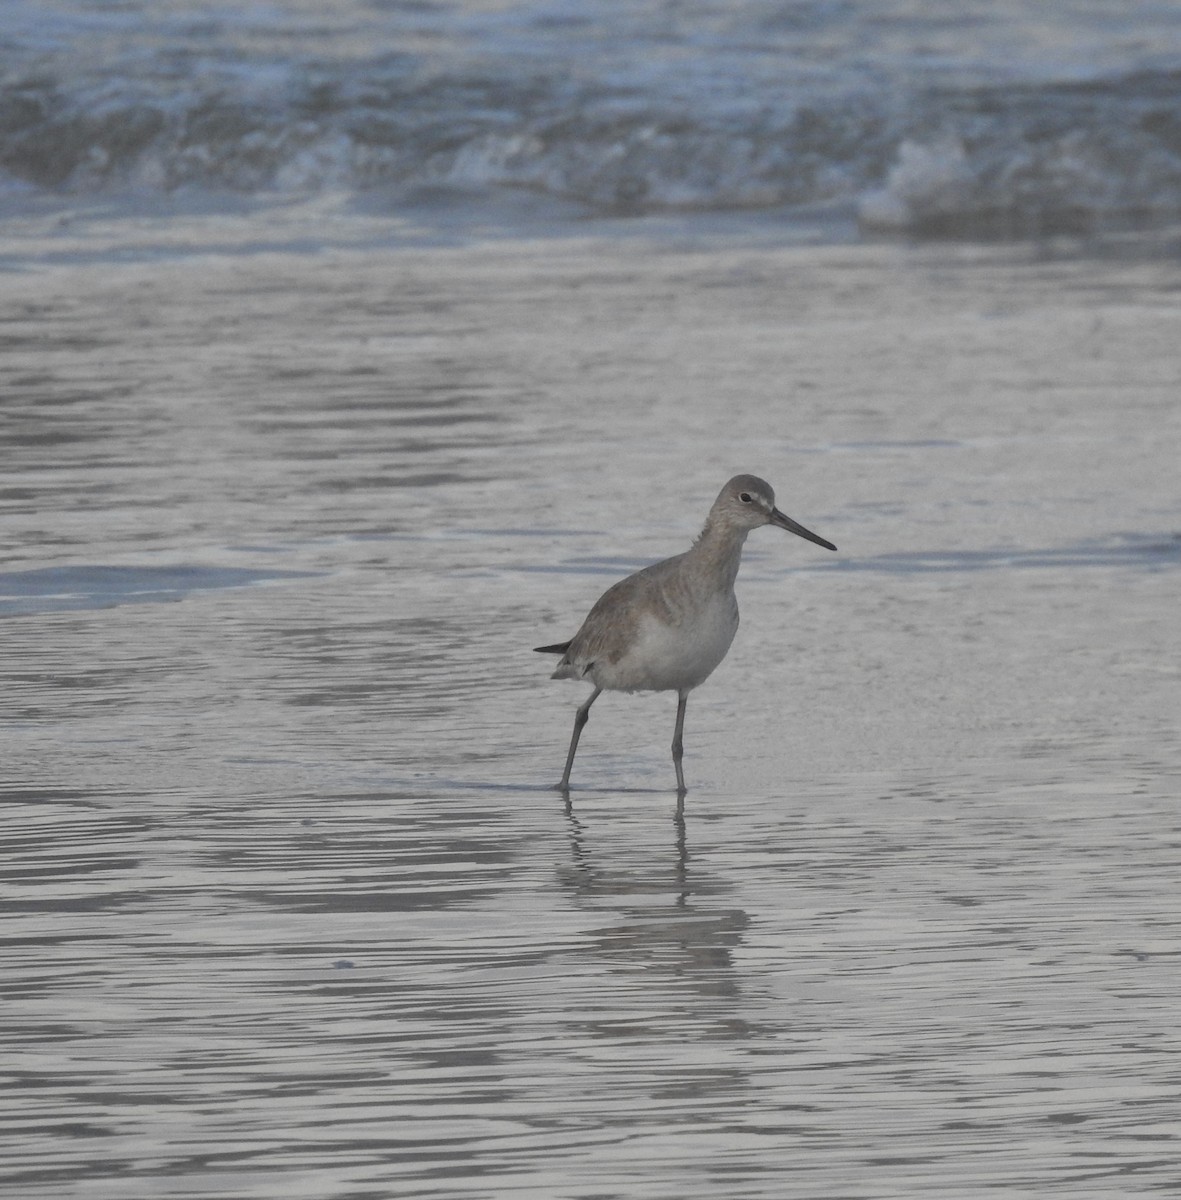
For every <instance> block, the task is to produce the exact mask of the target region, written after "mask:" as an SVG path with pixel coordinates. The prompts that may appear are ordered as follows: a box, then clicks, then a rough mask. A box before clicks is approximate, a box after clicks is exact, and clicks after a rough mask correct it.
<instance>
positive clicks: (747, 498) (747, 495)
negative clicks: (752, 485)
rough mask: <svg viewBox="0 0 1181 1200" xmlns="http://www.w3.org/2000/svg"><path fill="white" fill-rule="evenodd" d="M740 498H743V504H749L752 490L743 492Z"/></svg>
mask: <svg viewBox="0 0 1181 1200" xmlns="http://www.w3.org/2000/svg"><path fill="white" fill-rule="evenodd" d="M738 499H739V500H741V501H742V503H743V504H749V503H750V501H751V495H750V492H743V493H742V494H741V495H740V496H739V497H738Z"/></svg>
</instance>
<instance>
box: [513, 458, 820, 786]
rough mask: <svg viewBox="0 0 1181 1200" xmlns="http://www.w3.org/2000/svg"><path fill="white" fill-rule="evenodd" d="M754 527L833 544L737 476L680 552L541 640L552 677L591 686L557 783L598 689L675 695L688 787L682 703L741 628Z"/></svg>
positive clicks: (677, 758)
mask: <svg viewBox="0 0 1181 1200" xmlns="http://www.w3.org/2000/svg"><path fill="white" fill-rule="evenodd" d="M760 525H777V526H778V527H779V528H780V529H786V530H788V531H789V532H790V533H794V534H797V535H798V536H800V537H802V538H806V539H807V540H808V541H810V542H815V543H816V545H818V546H824V547H825V549H827V550H835V549H836V547H835V546H834V545H833V544H832V542H828V541H825V540H824V538H822V537H819V536H818V535H817V534H815V533H813V532H812V531H811V530H809V529H805V528H804V527H803V526H802V525H800V524H799V523H798V522H796V521H793V520H792V519H791V517H788V516H785V515H784V514H783V513H781V512H780V511H779V509H777V508H776V507H775V492H774V491H773V490H772V488H771V485H770V484H769V483H767V482H766V481H765V480H763V479H759V478H758V476H756V475H735V476H734V478H733V479H731V480H730V482H729V483H727V484H726V486H725V487H724V488H722V490H721V491H720V492H719V493H718V498H717V499H716V500H715V501H714V503H713V507H712V508H711V509H710V510H709V516H708V517H707V518H706V521H705V528H704V529H702V531H701V534H700V536H699V537H698V538H697V540H696V541H695V542H694V543H693V545H692V546H691V547H690V549H688V550H686V551H685V553H684V554H678V555H675V556H674V557H673V558H666V559H664V560H663V561H662V562H658V563H654V564H653V565H652V566H650V567H645V568H644V569H643V570H642V571H637V572H636V573H635V574H634V575H629V576H628V577H627V578H626V579H621V580H620V581H619V582H618V583H616V584H614V585H613V586H612V587H609V588H608V589H607V590H606V591H605V592H604V593H603V594H602V595H601V596H600V597H599V599H598V600H597V601H596V603H595V606H594V607H593V608H592V609H591V610H590V612H589V613H588V614H587V618H586V620H585V621H583V623H582V628H581V629H580V630H579V631H578V632H577V633H576V634H575V635H574V636H573V637H572V638H571V639H570V640H569V641H568V642H560V643H558V644H557V645H554V646H538V647H536V651H537V653H538V654H560V655H561V656H562V659H561V661H560V662H559V663H558V669H557V670H556V671H555V672H554V673H553V675H552V676H551V678H553V679H585V680H587V681H589V682H590V683H591V684H593V685H594V691H593V692H591V694H590V698H589V699H588V700H587V701H586V703H585V704H582V705H580V706H579V708H578V711H577V712H576V713H575V715H574V733H573V734H572V735H571V738H570V750H569V752H568V753H567V755H566V769H565V771H563V772H562V782H561V783H559V784H558V788H559V789H560V790H561V791H563V792H569V790H570V769H571V767H573V766H574V755H575V754H576V753H577V751H578V739H579V738H580V737H581V736H582V729H583V726H584V725H585V724H586V723H587V721H588V719H589V716H590V707H591V705H592V704H594V702H595V701H596V700H597V699H598V698H599V696H600V695H601V694H602V693H603V692H604V691H613V692H676V693H677V723H676V726H675V728H674V730H673V744H672V752H673V766H674V767H675V768H676V772H677V794H678V796H683V795H684V794H685V775H684V771H683V769H682V766H681V760H682V759H683V757H684V745H683V740H684V731H685V705H686V702H687V701H688V699H689V693H690V692H691V691H692V690H693V689H694V688H695V687H697V686H698V685H699V684H701V683H704V682H705V680H706V679H708V678H709V676H710V674H711V673H712V672H713V669H714V668H715V667H716V666H717V665H718V663H720V662H721V661H722V659H723V658H725V657H726V652H727V651H728V650H729V649H730V643H731V642H733V640H734V634H735V633H736V632H737V630H738V601H737V599H736V598H735V595H734V580H735V578H736V577H737V575H738V564H739V561H740V560H741V558H742V546H743V543H744V542H745V541H746V535H747V534H748V533H750V531H751V530H752V529H758V528H759V526H760Z"/></svg>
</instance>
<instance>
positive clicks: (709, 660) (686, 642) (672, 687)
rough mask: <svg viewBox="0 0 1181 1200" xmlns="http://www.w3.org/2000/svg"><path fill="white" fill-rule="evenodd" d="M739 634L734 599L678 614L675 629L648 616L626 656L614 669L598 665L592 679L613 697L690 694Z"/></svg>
mask: <svg viewBox="0 0 1181 1200" xmlns="http://www.w3.org/2000/svg"><path fill="white" fill-rule="evenodd" d="M737 629H738V605H737V603H736V601H735V599H734V595H733V593H730V594H728V595H719V596H717V597H716V598H713V599H711V600H709V601H707V602H705V603H703V604H699V605H697V606H695V607H694V610H693V612H692V613H680V614H678V619H677V620H676V622H675V623H674V624H668V623H666V622H665V621H662V620H661V619H660V618H659V617H656V616H654V615H652V614H651V613H644V614H643V615H642V616H641V617H640V618H639V621H638V622H637V626H636V632H635V637H634V638H633V639H632V640H631V643H630V645H629V646H628V649H627V651H626V653H625V654H623V655H622V656H620V658H619V659H618V660H617V661H616V662H614V663H611V662H598V663H596V664H595V666H594V668H593V669H592V670H591V672H590V674H591V677H592V678H593V679H594V681H595V683H596V684H597V685H598V686H599V687H605V688H609V689H612V690H615V691H628V692H630V691H655V692H661V691H682V690H685V691H687V690H689V689H690V688H695V687H697V685H698V684H700V683H703V682H704V681H705V680H706V679H707V678H708V677H709V675H710V674H711V673H712V672H713V670H714V668H715V667H716V666H717V665H718V663H720V662H721V661H722V659H723V658H725V657H726V651H727V650H729V649H730V644H731V642H733V641H734V634H735V632H736V631H737Z"/></svg>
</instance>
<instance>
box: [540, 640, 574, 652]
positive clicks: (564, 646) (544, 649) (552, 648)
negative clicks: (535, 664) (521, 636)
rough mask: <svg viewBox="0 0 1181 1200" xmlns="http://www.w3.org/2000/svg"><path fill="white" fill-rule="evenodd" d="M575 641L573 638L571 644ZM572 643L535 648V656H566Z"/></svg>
mask: <svg viewBox="0 0 1181 1200" xmlns="http://www.w3.org/2000/svg"><path fill="white" fill-rule="evenodd" d="M573 640H574V639H573V638H571V639H570V642H572V641H573ZM570 642H559V643H558V644H557V645H556V646H534V647H533V653H534V654H565V653H566V651H567V650H569V649H570Z"/></svg>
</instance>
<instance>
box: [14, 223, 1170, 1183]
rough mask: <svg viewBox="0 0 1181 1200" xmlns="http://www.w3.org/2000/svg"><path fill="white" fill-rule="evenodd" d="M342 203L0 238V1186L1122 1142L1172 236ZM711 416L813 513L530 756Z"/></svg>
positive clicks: (790, 1171)
mask: <svg viewBox="0 0 1181 1200" xmlns="http://www.w3.org/2000/svg"><path fill="white" fill-rule="evenodd" d="M358 228H360V226H358ZM373 228H374V226H373V225H369V226H365V227H364V230H363V235H358V237H357V238H355V239H351V240H350V237H349V236H347V234H348V230H347V229H344V228H343V227H342V228H341V229H334V230H333V231H332V233H331V238H330V239H329V238H328V235H326V234H324V233H323V231H321V237H320V240H319V242H318V243H317V242H316V240H315V238H314V236H313V233H314V229H313V228H312V227H310V226H309V228H307V229H303V230H302V231H301V230H300V229H299V228H295V227H293V228H287V229H283V230H274V229H272V230H270V231H269V232H266V233H265V234H264V233H260V231H259V230H258V229H257V228H256V227H254V226H252V225H251V223H250V222H249V221H248V220H246V219H245V218H243V219H242V220H236V219H230V218H226V219H224V220H213V219H206V220H196V219H194V221H193V222H192V223H191V225H189V226H184V225H183V224H178V223H177V222H175V221H174V222H172V223H170V224H169V225H168V227H167V233H166V235H165V233H164V232H163V231H162V228H161V227H158V226H155V225H153V224H152V222H151V221H148V220H145V221H144V223H143V224H142V226H141V227H139V228H138V229H135V230H132V231H131V232H128V231H127V230H126V229H124V230H123V232H121V233H120V234H119V238H121V239H122V240H121V241H119V240H118V238H115V237H114V236H113V235H110V234H109V232H108V233H103V232H101V231H98V230H97V229H96V228H88V227H85V225H84V224H80V223H78V222H75V223H74V224H73V226H72V227H68V226H66V225H64V224H63V225H61V226H60V228H58V230H57V231H56V232H46V229H45V228H39V229H32V228H30V229H29V230H27V231H26V233H25V234H24V235H22V239H17V240H16V241H13V240H10V242H9V244H8V247H7V256H6V261H8V262H9V265H10V266H15V267H18V268H19V269H16V270H12V271H10V273H9V274H8V275H7V276H6V287H5V299H4V301H3V308H2V312H0V315H2V317H3V323H2V325H0V338H2V340H3V343H4V346H5V355H4V358H3V363H2V365H0V372H2V374H3V387H4V394H5V405H4V409H5V415H6V418H7V433H6V436H5V442H6V447H7V451H6V469H5V490H4V494H3V497H2V503H3V513H4V518H5V520H4V526H5V529H6V539H5V543H4V547H3V562H2V564H0V613H3V614H5V619H4V628H5V632H6V634H7V635H8V637H7V642H8V647H9V650H8V654H7V656H6V658H7V672H6V674H7V680H6V693H7V698H8V703H7V704H6V706H5V715H4V717H3V721H2V728H3V734H4V744H5V760H6V764H5V767H4V770H3V789H4V790H3V793H2V797H3V801H4V806H5V810H6V811H5V828H6V835H5V837H6V850H7V852H6V855H5V861H6V867H5V869H4V873H3V887H2V890H0V899H2V902H3V904H4V907H5V911H6V912H7V914H8V937H7V939H6V944H5V948H4V950H3V956H2V957H0V964H2V966H3V971H2V972H0V974H2V977H3V979H4V980H5V983H4V984H3V985H2V986H3V990H4V992H5V997H6V1009H7V1012H8V1014H9V1015H8V1017H7V1019H6V1022H5V1028H4V1031H3V1033H0V1047H2V1051H3V1058H4V1061H5V1062H6V1064H7V1066H8V1072H9V1074H10V1076H11V1079H12V1081H13V1082H12V1083H11V1084H10V1088H9V1096H10V1103H9V1104H8V1105H7V1106H5V1114H4V1117H3V1126H2V1129H0V1136H2V1137H3V1140H4V1143H5V1150H4V1160H5V1163H6V1166H5V1167H4V1170H3V1173H2V1174H0V1190H3V1193H4V1194H8V1195H13V1196H17V1195H19V1196H21V1197H38V1196H46V1197H48V1196H53V1197H63V1196H82V1195H85V1196H102V1195H111V1196H120V1197H136V1196H144V1197H160V1196H174V1195H175V1196H180V1195H185V1196H190V1197H192V1196H209V1197H230V1196H233V1197H245V1196H272V1195H274V1194H275V1191H276V1187H277V1186H279V1187H281V1189H282V1190H283V1192H284V1193H290V1194H293V1195H337V1194H346V1193H347V1194H348V1195H350V1196H357V1197H361V1196H372V1197H379V1196H391V1195H416V1196H418V1195H421V1196H426V1195H431V1196H457V1197H459V1196H495V1197H508V1196H519V1195H537V1196H547V1197H566V1196H569V1197H575V1196H582V1195H587V1194H591V1193H594V1194H596V1195H602V1196H620V1197H623V1196H626V1197H640V1196H653V1197H665V1196H671V1195H677V1196H681V1197H692V1196H711V1197H713V1196H718V1195H726V1196H730V1197H783V1196H801V1197H802V1196H817V1195H824V1196H835V1195H842V1196H857V1197H887V1196H908V1197H909V1196H915V1195H931V1196H939V1197H949V1196H951V1197H962V1196H971V1195H978V1194H983V1193H984V1192H986V1191H988V1192H993V1191H995V1190H996V1189H998V1188H999V1189H1001V1190H1003V1191H1004V1192H1005V1193H1006V1194H1008V1195H1038V1196H1044V1195H1063V1196H1067V1195H1068V1196H1078V1195H1088V1194H1094V1195H1111V1194H1115V1193H1117V1192H1118V1194H1120V1195H1136V1194H1160V1193H1161V1192H1162V1191H1168V1190H1169V1189H1171V1188H1175V1187H1177V1186H1178V1185H1179V1184H1181V1156H1178V1154H1177V1152H1176V1138H1177V1129H1176V1120H1175V1087H1174V1086H1173V1074H1174V1072H1173V1064H1174V1063H1175V1061H1176V1052H1177V1045H1176V1042H1177V1035H1176V1030H1175V1025H1176V1022H1175V1004H1174V1002H1173V1001H1174V991H1175V989H1174V986H1173V975H1174V973H1175V972H1174V967H1175V959H1176V954H1177V951H1178V944H1179V943H1178V932H1179V924H1181V905H1179V904H1178V901H1177V899H1176V886H1175V881H1176V857H1177V851H1176V846H1177V840H1178V817H1177V810H1176V798H1177V795H1178V792H1179V789H1181V783H1179V780H1181V747H1179V743H1178V735H1177V725H1178V715H1179V713H1181V667H1179V666H1178V663H1179V659H1178V655H1177V649H1178V646H1177V632H1176V629H1177V622H1176V592H1177V580H1178V570H1179V568H1181V503H1179V500H1178V493H1177V488H1176V464H1177V462H1178V461H1179V455H1178V450H1179V443H1181V437H1179V432H1181V429H1179V427H1181V419H1179V417H1178V406H1177V403H1176V349H1175V346H1176V307H1175V297H1176V289H1177V286H1178V283H1179V282H1181V270H1179V266H1178V260H1177V257H1176V254H1175V252H1174V250H1173V248H1171V246H1170V244H1168V243H1159V242H1158V243H1157V244H1156V246H1154V247H1150V248H1148V249H1147V250H1146V249H1145V248H1144V247H1142V246H1138V245H1136V244H1134V243H1129V244H1126V245H1123V246H1118V247H1116V246H1112V245H1110V244H1109V245H1107V246H1106V247H1102V248H1096V247H1091V248H1084V247H1080V246H1077V245H1066V244H1058V245H1052V246H1043V247H1034V248H1030V247H970V246H934V247H930V246H928V247H907V246H903V245H897V244H828V243H820V244H809V242H808V240H807V239H806V238H804V239H796V240H794V241H793V239H791V238H790V237H787V236H785V233H784V231H782V230H778V229H776V227H775V226H774V224H773V223H769V222H754V221H751V222H748V223H743V222H730V223H727V224H717V225H715V226H713V227H707V226H694V225H693V224H692V223H691V222H684V223H680V224H678V223H673V222H664V223H659V222H656V223H653V222H648V223H646V222H634V223H630V224H629V223H620V224H618V225H614V226H610V227H606V226H597V225H594V224H585V225H581V226H579V225H572V226H570V227H568V228H567V229H565V230H563V231H560V232H555V231H554V230H553V229H552V228H551V229H547V230H546V231H545V234H544V236H542V235H540V234H539V235H538V236H527V235H520V236H515V237H507V236H496V237H489V238H487V239H485V240H479V239H472V240H470V241H464V240H462V239H459V238H458V237H452V238H449V239H439V244H435V245H430V244H427V243H426V240H425V239H422V238H418V239H416V240H415V241H413V242H412V241H410V240H403V241H401V242H399V241H397V240H396V239H388V240H386V241H382V240H380V239H377V238H375V237H374V235H373ZM605 228H609V229H610V233H609V234H604V233H603V230H604V229H605ZM18 242H19V244H17V243H18ZM165 243H167V244H165ZM55 245H56V246H57V248H58V249H57V251H56V252H55V251H54V250H53V247H54V246H55ZM186 245H187V247H188V248H187V250H183V249H181V247H184V246H186ZM22 256H25V257H23V258H22ZM739 470H746V471H752V472H755V473H757V474H760V475H763V476H765V477H766V478H767V479H769V480H770V481H771V482H772V483H773V484H774V486H775V488H776V491H777V494H778V499H779V503H780V507H781V508H783V509H784V511H786V512H788V513H790V514H791V515H792V516H794V517H795V518H797V519H798V520H800V521H801V522H803V523H804V524H806V525H807V526H808V527H809V528H812V529H815V530H816V531H817V532H819V533H820V534H822V535H823V536H825V537H828V538H831V539H832V540H833V541H834V542H836V544H837V545H838V546H839V547H840V554H839V555H828V554H826V553H824V552H822V551H820V550H816V549H814V548H812V547H809V546H807V545H806V544H805V543H802V542H799V541H798V540H797V539H793V538H789V537H786V536H783V535H778V534H777V533H776V532H775V531H773V530H766V531H759V532H758V533H756V534H755V535H753V536H752V538H751V540H750V542H749V543H748V551H747V558H746V561H745V563H744V567H743V570H742V573H741V574H740V577H739V585H738V590H739V602H740V605H741V608H742V614H743V625H742V628H741V630H740V632H739V635H738V640H737V642H736V644H735V646H734V648H733V650H732V652H731V655H730V657H729V658H728V659H727V661H726V662H725V663H724V664H723V666H722V667H721V668H719V670H718V672H717V673H716V675H715V676H714V677H713V678H712V679H711V680H710V681H709V682H708V683H707V684H706V685H705V686H704V687H702V688H701V689H700V691H699V692H697V693H695V694H694V696H693V698H692V700H691V702H690V707H689V720H688V726H687V732H686V746H687V757H686V775H687V778H688V783H689V787H690V792H689V796H688V798H687V800H686V804H685V807H684V811H683V812H682V813H678V811H677V809H676V804H675V797H674V795H673V792H672V788H671V784H672V768H671V763H670V761H669V758H668V742H669V739H670V737H671V730H672V718H673V709H674V706H675V702H674V701H673V699H672V698H671V697H669V696H659V697H652V696H648V697H639V696H637V697H626V696H614V695H611V696H605V697H603V699H602V700H601V701H600V702H599V703H598V704H597V705H596V707H595V710H594V713H593V716H592V721H591V723H590V725H589V726H588V728H587V731H586V733H585V735H584V738H583V743H582V748H581V750H580V753H579V759H578V763H577V765H576V773H575V784H576V787H575V790H574V792H573V794H572V796H571V799H570V802H569V804H566V803H564V802H563V800H562V798H561V797H559V796H558V795H557V794H556V793H554V792H552V791H550V790H548V788H547V785H549V784H551V783H553V782H554V780H556V778H557V777H558V775H559V774H560V770H561V764H562V757H563V755H564V751H565V745H566V740H567V737H568V735H569V723H570V720H571V718H572V715H573V709H574V707H575V705H576V704H577V703H578V702H579V700H580V699H581V698H582V697H583V696H584V691H583V689H581V688H579V687H577V686H574V685H571V684H561V683H553V682H550V681H549V680H548V678H547V674H548V671H547V662H545V661H542V660H541V658H540V657H539V656H537V655H533V654H531V653H530V650H529V648H530V647H531V646H533V645H537V644H541V643H543V642H547V641H556V640H560V639H563V638H565V637H568V636H569V635H570V634H571V633H572V632H573V630H574V628H576V626H577V623H578V621H579V620H580V619H581V616H582V615H583V613H584V612H585V610H586V608H587V607H588V606H589V603H590V602H591V601H592V600H593V599H594V598H595V597H596V596H597V595H598V594H599V592H600V591H601V590H603V588H605V587H606V586H607V584H608V583H610V582H611V581H612V580H613V579H614V578H617V577H618V576H619V575H622V574H624V573H626V572H627V571H628V570H631V569H634V568H635V567H636V566H639V565H641V564H643V563H645V562H648V561H652V560H653V559H655V558H658V557H661V556H663V555H665V554H668V553H673V552H675V551H677V550H678V549H681V548H683V547H684V546H686V545H687V544H688V541H689V539H690V538H691V537H692V536H693V535H694V534H695V533H696V531H697V524H698V522H699V520H700V517H701V514H702V513H703V512H704V509H705V507H706V506H707V505H708V502H709V500H710V499H711V498H712V497H713V495H714V494H715V493H716V491H717V488H718V487H719V486H720V484H721V482H722V481H724V480H725V479H726V478H727V477H728V476H729V475H730V474H733V473H735V472H736V471H739Z"/></svg>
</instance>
